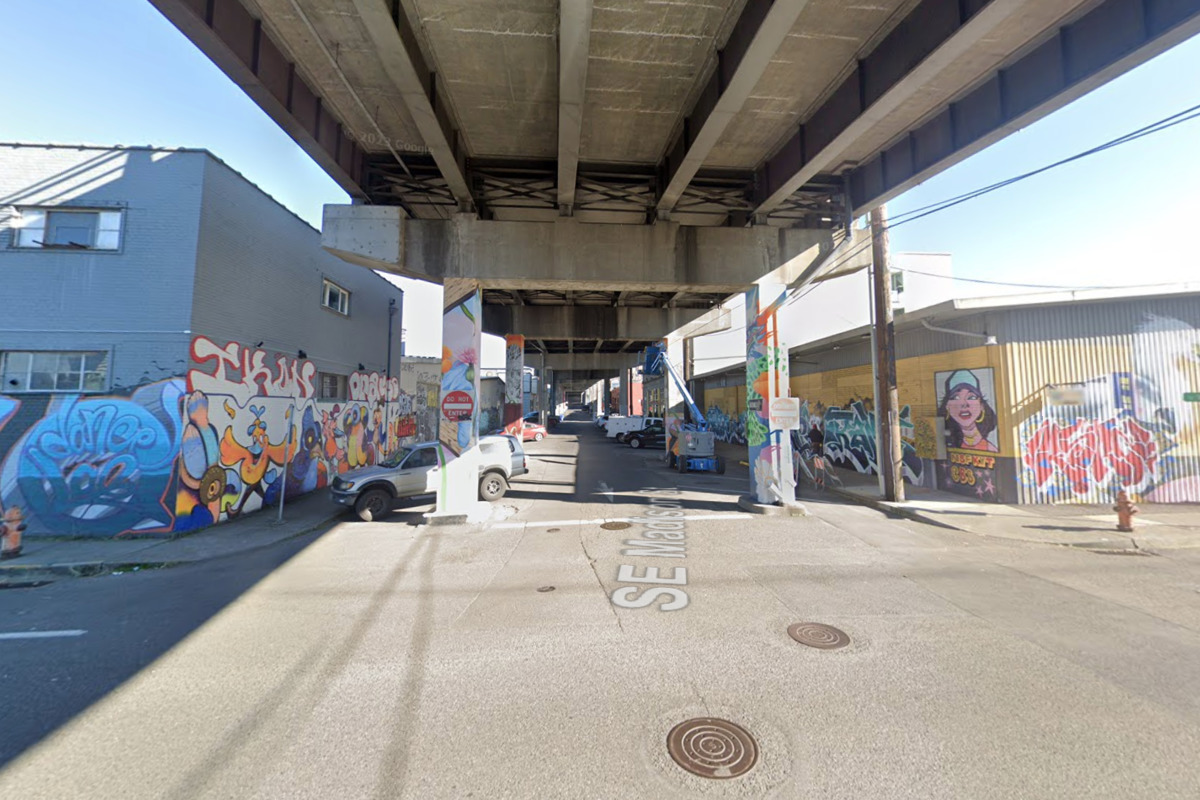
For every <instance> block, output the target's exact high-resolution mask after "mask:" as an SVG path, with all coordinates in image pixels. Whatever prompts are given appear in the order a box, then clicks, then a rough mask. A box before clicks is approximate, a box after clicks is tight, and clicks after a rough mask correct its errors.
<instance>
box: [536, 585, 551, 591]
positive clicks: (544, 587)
mask: <svg viewBox="0 0 1200 800" xmlns="http://www.w3.org/2000/svg"><path fill="white" fill-rule="evenodd" d="M538 591H539V592H553V591H554V587H553V586H539V587H538Z"/></svg>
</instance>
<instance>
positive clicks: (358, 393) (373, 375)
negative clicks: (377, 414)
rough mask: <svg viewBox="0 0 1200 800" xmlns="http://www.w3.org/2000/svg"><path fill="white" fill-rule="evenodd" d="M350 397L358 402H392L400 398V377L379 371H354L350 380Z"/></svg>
mask: <svg viewBox="0 0 1200 800" xmlns="http://www.w3.org/2000/svg"><path fill="white" fill-rule="evenodd" d="M348 383H349V389H350V399H351V400H352V401H354V402H356V403H369V404H375V403H380V402H383V403H392V402H395V401H396V400H398V399H399V398H400V379H399V378H389V377H387V376H386V375H382V374H380V373H378V372H353V373H351V374H350V380H349V382H348Z"/></svg>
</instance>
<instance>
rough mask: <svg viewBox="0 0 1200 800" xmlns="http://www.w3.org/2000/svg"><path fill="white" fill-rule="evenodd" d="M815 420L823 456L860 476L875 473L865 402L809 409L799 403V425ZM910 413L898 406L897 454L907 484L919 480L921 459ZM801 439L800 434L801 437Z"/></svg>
mask: <svg viewBox="0 0 1200 800" xmlns="http://www.w3.org/2000/svg"><path fill="white" fill-rule="evenodd" d="M814 423H816V424H817V427H819V428H821V429H822V430H823V432H824V439H825V457H826V458H827V459H828V460H829V462H830V463H831V464H833V465H835V466H839V467H846V468H850V469H853V470H854V471H855V472H859V473H862V474H864V475H874V474H878V472H879V454H878V453H877V451H876V448H875V413H874V411H873V410H871V409H870V408H869V403H868V402H866V401H863V400H853V401H851V402H849V403H847V404H846V406H845V407H844V408H843V407H838V406H830V407H828V408H822V407H821V406H820V405H819V404H818V406H817V408H816V409H810V408H809V406H808V403H807V402H805V403H804V404H803V405H802V406H801V413H800V425H801V428H802V430H808V429H810V428H811V427H812V426H813V424H814ZM913 435H914V429H913V423H912V413H911V411H910V410H909V407H908V406H904V407H903V408H902V409H900V436H901V453H902V455H901V457H902V460H903V474H904V477H905V478H906V479H907V480H908V481H909V482H910V483H914V484H917V483H920V482H921V475H922V472H923V468H922V462H921V459H920V457H919V456H918V455H917V450H916V447H915V446H914V444H913ZM801 439H804V437H801Z"/></svg>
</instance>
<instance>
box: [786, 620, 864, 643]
mask: <svg viewBox="0 0 1200 800" xmlns="http://www.w3.org/2000/svg"><path fill="white" fill-rule="evenodd" d="M788 636H790V637H792V638H793V639H795V640H796V641H797V642H799V643H800V644H806V645H808V646H809V647H815V648H817V649H818V650H837V649H838V648H839V647H845V646H846V645H848V644H850V637H849V636H847V635H846V632H845V631H840V630H838V629H837V628H834V627H832V626H830V625H822V624H821V623H819V622H797V623H796V624H794V625H789V626H788Z"/></svg>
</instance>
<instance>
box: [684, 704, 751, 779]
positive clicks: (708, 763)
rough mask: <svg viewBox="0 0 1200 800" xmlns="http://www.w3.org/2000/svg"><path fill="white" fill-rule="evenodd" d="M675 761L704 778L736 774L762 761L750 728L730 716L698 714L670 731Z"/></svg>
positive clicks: (744, 771) (744, 772) (728, 776)
mask: <svg viewBox="0 0 1200 800" xmlns="http://www.w3.org/2000/svg"><path fill="white" fill-rule="evenodd" d="M667 752H668V753H670V754H671V758H672V759H674V761H675V763H676V764H678V765H679V766H681V767H683V768H684V769H686V770H687V771H688V772H690V773H692V774H693V775H699V776H700V777H702V778H718V779H720V778H736V777H737V776H739V775H745V774H746V773H747V772H749V771H750V770H751V769H753V767H754V764H755V763H756V762H757V761H758V743H757V742H755V741H754V737H753V736H751V735H750V733H749V731H747V730H746V729H745V728H743V727H741V726H740V725H736V724H734V723H732V722H730V721H729V720H726V719H716V718H714V717H697V718H696V719H689V720H687V721H686V722H681V723H679V724H678V725H676V726H675V727H674V728H672V729H671V732H670V733H668V734H667Z"/></svg>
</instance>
